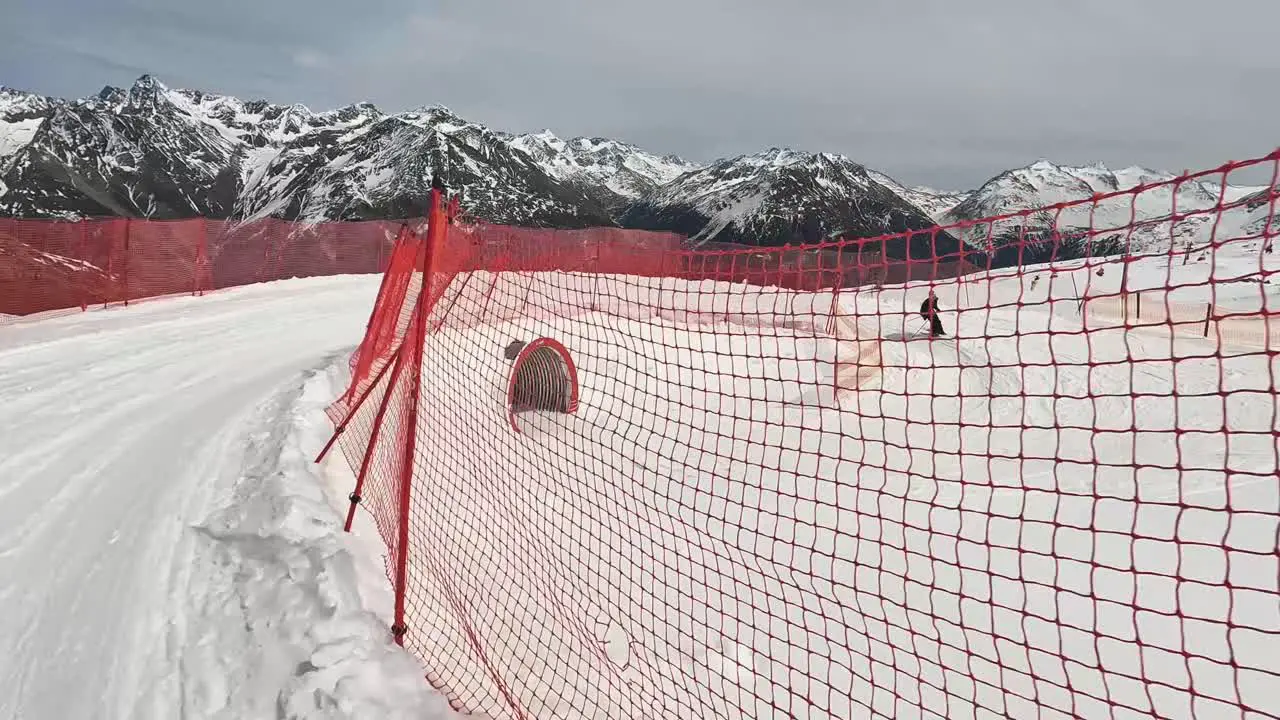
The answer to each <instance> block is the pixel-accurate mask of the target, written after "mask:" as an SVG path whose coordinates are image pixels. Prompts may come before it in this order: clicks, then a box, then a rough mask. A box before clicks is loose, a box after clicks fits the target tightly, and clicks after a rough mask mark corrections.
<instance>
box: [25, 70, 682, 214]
mask: <svg viewBox="0 0 1280 720" xmlns="http://www.w3.org/2000/svg"><path fill="white" fill-rule="evenodd" d="M530 137H532V136H513V135H509V134H507V133H500V132H496V131H493V130H490V129H488V128H486V127H484V126H483V125H479V124H476V123H469V122H466V121H465V120H462V119H461V118H459V117H457V116H456V115H454V114H453V113H451V112H449V111H448V110H447V109H445V108H442V107H432V108H425V109H422V110H418V111H412V112H406V113H399V114H395V115H386V114H384V113H382V112H380V111H379V110H378V109H377V108H375V107H373V106H372V105H369V104H359V105H352V106H349V107H345V108H342V109H339V110H333V111H329V112H323V113H314V112H311V111H310V110H308V109H307V108H304V107H302V106H299V105H292V106H282V105H273V104H270V103H266V102H262V101H251V102H245V101H241V100H239V99H236V98H233V97H227V96H222V95H212V94H207V93H203V92H199V91H193V90H172V89H169V88H166V87H165V86H164V85H162V84H161V83H159V82H158V81H156V80H154V79H153V78H150V77H143V78H141V79H139V80H138V82H136V83H135V84H134V85H133V86H132V87H131V88H129V89H128V90H122V89H119V88H106V89H104V90H103V91H102V92H101V93H100V94H99V95H97V96H95V97H92V98H86V99H81V100H74V101H63V100H56V99H49V98H41V97H38V96H35V95H31V94H27V93H22V92H18V91H14V90H8V89H5V90H2V91H0V182H2V183H3V185H0V214H3V215H9V216H19V217H62V218H73V217H92V216H128V217H150V218H159V219H168V218H182V217H195V216H204V217H214V218H245V219H254V218H261V217H279V218H287V219H300V220H308V221H318V220H349V219H350V220H353V219H370V218H379V219H380V218H401V217H412V216H415V215H421V214H422V213H423V212H424V210H425V208H426V202H427V196H428V190H429V188H430V180H431V175H432V172H433V171H434V170H437V169H438V170H440V171H441V173H442V174H443V175H444V176H445V177H446V178H447V179H448V181H449V183H450V185H451V186H453V187H456V188H461V189H462V190H463V192H464V193H465V199H466V207H467V209H468V211H469V212H470V213H471V214H472V215H474V216H476V217H479V218H483V219H486V220H489V221H492V222H501V223H513V224H522V225H542V226H553V227H583V226H590V225H601V224H606V225H607V224H612V218H611V209H613V208H616V207H618V206H619V205H620V204H622V203H625V202H627V201H628V200H629V199H630V198H631V197H633V196H635V195H637V194H639V193H640V192H643V191H645V190H647V189H649V188H651V187H653V186H656V185H657V184H658V183H659V182H663V181H665V180H667V179H670V178H671V177H673V176H674V175H677V174H679V172H680V171H681V170H682V169H683V168H684V167H686V166H687V165H688V164H687V163H684V162H683V161H680V160H679V159H674V158H673V159H667V160H664V159H662V158H658V157H657V156H652V155H649V154H648V153H644V152H643V151H640V150H639V149H638V148H632V147H631V146H628V145H625V144H623V143H614V142H612V141H588V140H574V141H560V140H558V139H555V138H554V137H552V136H547V135H545V134H544V135H543V136H541V137H542V141H543V143H544V144H545V145H546V146H547V148H546V150H545V152H544V153H543V155H542V156H540V157H535V156H533V155H531V154H530V153H529V152H526V151H525V150H524V149H522V147H523V146H525V145H529V138H530ZM611 188H617V189H618V191H617V192H614V191H613V190H611Z"/></svg>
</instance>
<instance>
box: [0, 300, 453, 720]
mask: <svg viewBox="0 0 1280 720" xmlns="http://www.w3.org/2000/svg"><path fill="white" fill-rule="evenodd" d="M377 287H378V278H377V277H335V278H324V279H309V280H291V281H284V282H278V283H272V284H269V285H258V286H253V287H246V288H239V289H235V290H228V291H223V292H218V293H212V294H209V295H206V296H204V297H192V298H179V299H164V300H156V301H150V302H143V303H139V304H137V305H134V306H131V307H129V308H115V309H110V310H105V311H90V312H87V313H76V314H71V315H63V316H60V317H54V318H48V319H41V320H37V321H31V320H22V319H17V320H14V322H13V323H12V324H9V325H6V326H3V327H0V647H2V648H4V652H2V653H0V718H3V719H4V720H18V719H21V720H81V719H84V720H90V719H94V720H97V719H104V720H114V719H116V718H119V719H120V720H125V719H130V720H147V719H152V718H154V719H156V720H172V719H173V718H192V719H194V718H217V719H227V720H230V719H232V718H235V719H237V720H248V719H252V718H389V717H395V718H439V717H449V716H451V713H447V709H448V706H447V704H446V703H445V702H444V701H443V699H442V698H440V696H439V695H438V694H436V693H434V692H433V691H431V689H430V687H429V686H428V685H427V683H426V682H425V681H424V679H423V677H422V672H421V668H420V666H419V664H418V663H417V662H416V661H415V660H414V659H413V658H412V657H410V656H409V655H408V654H407V653H405V652H403V651H402V650H400V649H399V648H398V647H396V646H395V645H394V644H393V643H392V642H391V641H390V633H389V631H388V627H387V626H388V623H389V620H388V619H387V618H389V617H390V609H389V608H390V592H389V589H388V588H387V583H386V579H385V575H383V571H382V566H381V560H380V557H379V555H378V554H377V552H376V551H373V552H370V551H369V550H368V549H367V548H365V547H362V546H358V545H352V544H351V541H350V536H347V535H345V534H343V533H342V526H341V512H342V511H343V510H345V506H346V501H345V494H346V493H347V492H349V491H350V485H349V480H348V479H347V478H345V477H344V478H342V479H341V481H340V482H341V484H342V487H337V488H330V487H328V486H327V485H325V484H324V482H323V481H324V478H323V477H321V475H320V469H319V468H317V467H316V466H314V465H313V464H312V458H314V456H315V453H316V452H317V451H318V450H319V448H320V447H321V445H322V444H323V443H324V441H325V440H326V439H327V437H328V434H329V433H330V432H331V428H330V426H329V424H328V422H327V419H326V418H325V416H324V414H323V410H324V407H325V406H326V405H327V404H328V403H329V402H330V401H331V400H332V398H333V397H334V395H336V394H337V393H338V392H341V390H342V389H343V387H344V383H345V378H343V377H342V376H341V371H330V370H327V368H329V367H331V366H334V367H345V366H344V365H343V364H342V362H341V361H343V360H344V359H345V354H346V353H347V352H348V351H349V350H350V349H351V347H353V346H354V345H355V344H356V343H358V342H359V339H360V337H361V334H362V332H363V329H364V324H365V322H366V320H367V319H368V313H369V308H370V306H371V303H372V301H373V298H374V295H375V294H376V292H377ZM11 320H12V319H11ZM335 373H336V374H335ZM370 579H372V582H371V581H370Z"/></svg>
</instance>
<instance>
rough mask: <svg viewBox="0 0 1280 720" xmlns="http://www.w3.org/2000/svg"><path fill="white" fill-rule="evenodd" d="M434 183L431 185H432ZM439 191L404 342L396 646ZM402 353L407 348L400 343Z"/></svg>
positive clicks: (400, 633) (400, 637) (439, 222)
mask: <svg viewBox="0 0 1280 720" xmlns="http://www.w3.org/2000/svg"><path fill="white" fill-rule="evenodd" d="M434 184H435V183H434V182H433V185H434ZM442 194H443V193H442V189H441V188H440V187H433V188H432V189H431V205H430V207H431V210H430V214H429V215H428V216H427V238H426V242H424V243H423V244H422V262H421V263H420V264H419V265H418V267H419V268H420V269H421V271H422V290H421V292H419V294H418V301H417V307H416V308H415V309H414V311H413V319H412V321H411V322H410V324H409V332H407V333H406V334H405V343H412V344H411V345H408V346H407V347H408V349H409V351H410V352H412V353H413V355H412V359H411V360H410V363H412V365H411V367H410V368H409V391H408V392H409V397H408V398H407V399H406V400H407V402H408V405H409V407H408V412H406V413H405V414H404V416H403V417H401V419H400V422H401V423H403V425H402V426H401V428H402V432H404V433H405V436H404V437H405V442H404V458H403V460H402V461H401V465H400V528H399V530H400V532H399V542H398V543H397V547H396V578H395V579H396V583H395V585H396V587H395V591H396V595H395V597H396V606H395V622H394V624H393V625H392V626H391V632H392V634H393V635H394V636H395V639H396V644H397V645H400V646H402V647H403V646H404V637H405V635H406V634H407V633H408V632H409V628H408V626H407V625H405V621H404V605H405V592H406V590H407V589H408V569H409V504H410V503H411V502H412V500H413V466H414V463H413V461H414V454H415V452H416V451H417V440H418V399H419V395H421V392H422V354H423V345H424V344H425V343H426V339H427V338H426V329H427V312H428V311H429V310H430V307H431V305H432V302H431V296H432V294H433V288H432V280H433V279H434V278H433V277H432V276H433V275H434V274H435V272H434V271H435V263H436V260H437V255H438V254H439V249H440V245H441V240H442V239H443V237H444V232H445V218H444V208H443V205H442V198H441V195H442ZM400 347H401V352H404V350H405V348H406V345H405V344H404V343H402V344H401V346H400Z"/></svg>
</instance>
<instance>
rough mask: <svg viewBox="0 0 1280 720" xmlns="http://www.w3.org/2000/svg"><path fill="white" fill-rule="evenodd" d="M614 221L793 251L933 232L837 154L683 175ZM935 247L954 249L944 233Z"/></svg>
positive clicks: (777, 155) (696, 240)
mask: <svg viewBox="0 0 1280 720" xmlns="http://www.w3.org/2000/svg"><path fill="white" fill-rule="evenodd" d="M619 222H620V223H621V224H623V225H625V226H627V227H640V228H649V229H661V230H676V231H678V232H683V233H686V234H687V235H688V236H689V238H690V241H691V242H692V243H693V244H694V245H695V246H697V245H701V244H705V243H708V242H728V243H739V244H750V245H783V244H800V243H812V242H820V241H822V240H825V239H829V238H832V237H862V238H866V237H875V236H877V235H884V234H886V233H902V232H909V231H916V230H926V231H927V230H930V229H931V228H934V227H936V225H935V223H934V222H933V221H932V220H931V219H930V218H929V217H928V216H927V215H925V214H924V213H923V212H921V211H920V209H919V208H917V207H916V206H914V205H912V204H911V203H909V202H907V201H906V200H904V199H903V198H902V197H900V196H899V195H898V194H897V193H895V192H894V191H892V190H890V189H889V188H888V187H886V186H884V185H882V184H880V183H879V182H877V181H876V180H875V179H873V177H872V175H871V174H870V173H869V172H868V171H867V169H866V168H865V167H863V166H862V165H859V164H857V163H855V162H853V161H851V160H849V159H848V158H846V157H844V156H841V155H833V154H829V153H818V154H812V153H801V152H795V151H793V150H787V149H782V148H772V149H770V150H768V151H765V152H762V153H755V154H752V155H742V156H739V157H736V158H729V159H726V160H720V161H717V162H715V163H712V164H711V165H709V166H708V167H705V168H702V169H700V170H695V171H691V172H688V173H685V174H683V175H681V176H680V177H678V178H676V179H674V180H672V181H671V182H669V183H668V184H666V185H664V186H662V187H660V188H658V189H657V190H656V191H654V192H652V193H650V194H648V195H646V196H645V197H644V198H642V199H641V200H640V201H638V202H636V203H634V204H633V205H632V206H631V207H629V208H628V209H627V211H626V212H624V213H623V214H622V216H621V217H620V218H619ZM923 240H925V241H928V237H927V236H926V237H924V238H923ZM939 245H940V247H939V252H947V253H952V252H955V251H956V250H958V249H959V246H958V244H957V243H955V242H954V239H953V238H950V236H947V235H946V234H945V233H941V234H940V237H939ZM924 250H925V251H927V249H924ZM921 251H922V250H921V249H919V248H916V249H914V251H913V253H912V256H913V257H921V255H919V252H921ZM894 255H895V256H902V255H901V254H900V253H899V252H898V251H894Z"/></svg>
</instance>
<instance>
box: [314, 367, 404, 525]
mask: <svg viewBox="0 0 1280 720" xmlns="http://www.w3.org/2000/svg"><path fill="white" fill-rule="evenodd" d="M400 347H401V348H403V347H404V343H403V342H401V343H400ZM393 364H394V365H395V368H394V369H392V371H391V377H390V378H389V379H388V380H387V390H386V392H384V393H383V394H382V402H381V403H378V414H377V415H376V416H374V418H373V431H372V432H371V433H370V434H369V444H368V445H366V446H365V449H364V458H363V459H361V461H360V472H359V473H357V474H356V487H355V489H354V490H352V492H351V495H349V496H348V497H347V499H348V500H350V501H351V507H350V508H348V509H347V522H346V523H345V524H344V525H343V526H342V530H343V531H344V532H351V524H352V523H353V522H354V521H355V518H356V506H357V505H359V504H360V497H361V493H362V492H363V491H364V480H365V478H366V477H368V474H369V463H370V462H371V461H372V460H373V453H374V450H375V449H376V448H377V447H378V436H379V435H381V434H382V421H383V418H384V417H385V416H386V414H387V407H389V406H390V405H391V396H392V395H394V394H395V392H394V390H395V387H396V380H398V379H399V378H400V368H402V367H404V353H403V352H401V351H400V350H396V359H395V362H394V363H387V365H386V367H384V368H383V371H385V370H386V368H387V367H391V366H392V365H393ZM378 379H379V380H381V379H382V373H379V374H378ZM376 385H377V381H375V382H374V384H373V385H370V386H369V387H370V389H373V388H374V387H375V386H376ZM361 400H362V401H363V398H361ZM339 434H340V433H334V434H333V440H336V439H337V437H338V435H339ZM333 440H330V441H329V442H330V444H332V443H333ZM326 449H328V448H327V447H326ZM320 456H321V457H324V453H321V455H320ZM316 461H317V462H319V458H317V459H316Z"/></svg>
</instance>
